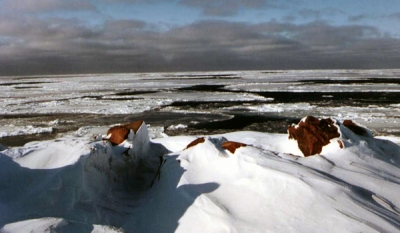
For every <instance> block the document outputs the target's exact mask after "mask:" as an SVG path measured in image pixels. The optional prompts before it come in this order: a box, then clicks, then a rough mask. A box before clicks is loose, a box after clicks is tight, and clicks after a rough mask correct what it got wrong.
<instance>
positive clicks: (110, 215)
mask: <svg viewBox="0 0 400 233" xmlns="http://www.w3.org/2000/svg"><path fill="white" fill-rule="evenodd" d="M399 81H400V70H311V71H233V72H197V73H153V74H107V75H70V76H40V77H0V116H1V118H0V232H1V233H5V232H146V233H147V232H163V233H164V232H165V233H169V232H400V230H399V229H400V196H399V195H398V193H399V192H400V146H399V145H400V136H399V135H400V126H399V112H400V111H399V110H400V98H398V97H399V96H400V83H399ZM307 115H314V116H316V117H331V118H333V119H335V120H338V122H342V121H343V120H345V119H352V120H355V121H356V122H358V123H360V124H361V125H364V126H366V127H367V128H369V129H371V130H372V132H373V133H374V135H375V137H373V136H359V135H356V134H354V133H353V132H352V131H350V130H349V129H348V128H346V127H345V126H343V125H340V132H341V136H340V140H341V141H342V142H343V145H344V148H343V149H341V148H340V147H339V146H338V145H337V144H336V143H335V144H330V145H328V146H327V147H325V148H324V150H323V151H322V152H321V154H320V155H315V156H311V157H303V156H302V152H301V151H300V149H299V148H298V146H297V142H296V141H294V140H289V139H288V135H287V134H286V133H285V131H286V128H287V126H288V125H287V122H288V121H287V120H286V119H290V121H294V120H297V119H298V120H299V119H300V118H302V117H304V116H307ZM137 117H141V119H143V120H145V121H146V122H147V120H149V121H150V122H151V121H153V122H151V124H150V125H145V124H144V125H142V126H141V128H140V129H139V131H138V132H137V133H136V134H134V135H133V136H132V135H130V138H129V140H128V141H126V142H124V143H123V144H121V145H120V146H113V145H111V143H109V142H108V141H106V140H98V139H99V137H94V135H98V134H106V132H107V130H108V128H109V127H110V126H112V125H115V124H118V123H129V122H127V121H128V120H132V118H135V120H138V119H136V118H137ZM155 119H156V120H157V121H156V120H155ZM235 119H236V121H235ZM260 119H261V120H260ZM268 119H273V120H271V121H268ZM277 119H278V120H280V119H283V120H282V121H281V123H282V122H283V123H282V125H283V126H282V127H283V129H284V131H283V132H281V131H279V132H281V133H273V132H269V131H268V130H264V129H265V128H264V127H263V125H264V124H269V125H274V124H278V120H277ZM298 120H297V122H298ZM243 121H249V122H250V121H254V122H253V123H254V126H253V127H252V128H251V129H256V131H245V130H246V129H247V128H246V127H248V125H249V124H244V123H246V122H243ZM157 122H161V123H157ZM227 122H228V123H229V124H230V125H229V124H228V123H227ZM250 123H251V122H250ZM232 124H233V125H232ZM235 124H237V125H238V126H237V125H235ZM242 124H243V125H242ZM210 125H211V126H210ZM202 126H204V129H205V130H204V131H201V132H207V129H208V128H207V127H210V128H218V127H220V128H221V129H223V130H222V131H224V130H225V129H230V130H227V132H229V133H221V134H212V133H206V134H205V135H203V136H204V142H201V143H199V144H197V145H195V146H192V147H189V148H187V146H188V144H189V143H191V142H192V141H193V140H195V139H197V138H199V137H203V136H202V135H180V136H168V135H167V134H168V132H173V131H179V130H181V131H182V132H193V131H191V130H193V129H195V128H196V127H197V128H196V129H198V128H199V127H202ZM236 126H237V127H236ZM63 127H66V128H68V129H64V128H63ZM257 127H258V128H257ZM232 129H240V130H232ZM257 129H260V130H257ZM261 129H263V130H261ZM61 131H62V132H63V134H57V133H58V132H61ZM261 131H263V132H261ZM210 132H211V131H210ZM49 134H51V135H53V136H52V137H53V138H52V139H49V137H44V136H45V135H49ZM32 135H33V136H35V140H34V141H30V142H28V143H26V144H25V143H23V144H21V145H18V146H9V145H7V143H4V142H10V141H12V140H14V139H15V140H20V139H21V137H25V136H26V137H27V138H28V139H29V138H30V136H32ZM5 139H7V140H5ZM226 141H235V142H240V143H244V144H246V145H247V146H245V147H240V148H238V149H236V151H235V152H234V153H231V152H230V151H228V150H225V149H223V148H222V147H221V145H222V144H223V142H226ZM160 164H161V166H160Z"/></svg>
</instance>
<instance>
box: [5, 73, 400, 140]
mask: <svg viewBox="0 0 400 233" xmlns="http://www.w3.org/2000/svg"><path fill="white" fill-rule="evenodd" d="M399 110H400V70H274V71H224V72H184V73H129V74H78V75H57V76H55V75H49V76H13V77H11V76H8V77H0V144H2V145H4V146H21V145H24V144H25V143H27V142H29V141H33V140H46V139H53V138H57V137H60V136H64V135H68V134H76V133H77V132H79V130H83V131H84V130H85V129H87V128H88V127H91V126H110V125H114V124H116V123H127V122H131V121H135V120H138V119H143V120H144V121H145V122H146V123H147V124H148V126H149V130H150V133H151V134H152V137H153V138H157V137H159V136H160V134H163V133H166V134H168V135H201V134H218V133H227V132H233V131H244V130H252V131H259V132H269V133H285V132H286V129H287V127H288V125H291V124H292V123H297V122H298V121H299V120H300V119H301V118H302V117H304V116H307V115H314V116H316V117H331V118H334V119H337V120H344V119H352V120H354V121H356V122H357V123H359V124H361V125H364V126H366V127H368V128H369V129H370V130H371V131H372V132H373V134H374V135H376V136H387V135H395V136H399V135H400V124H399V123H400V111H399ZM78 129H79V130H78Z"/></svg>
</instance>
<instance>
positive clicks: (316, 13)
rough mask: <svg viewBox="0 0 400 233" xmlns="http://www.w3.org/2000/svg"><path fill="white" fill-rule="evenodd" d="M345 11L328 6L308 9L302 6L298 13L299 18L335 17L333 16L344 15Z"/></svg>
mask: <svg viewBox="0 0 400 233" xmlns="http://www.w3.org/2000/svg"><path fill="white" fill-rule="evenodd" d="M345 14H346V13H345V12H344V11H343V10H341V9H337V8H333V7H328V8H323V9H318V10H316V9H310V8H304V9H301V10H300V11H299V12H298V15H299V16H300V17H301V18H304V19H314V20H315V19H321V18H330V17H335V16H340V15H345Z"/></svg>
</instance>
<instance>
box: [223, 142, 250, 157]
mask: <svg viewBox="0 0 400 233" xmlns="http://www.w3.org/2000/svg"><path fill="white" fill-rule="evenodd" d="M245 146H247V145H246V144H244V143H241V142H232V141H227V142H224V143H222V148H224V149H226V150H229V151H230V152H231V153H232V154H233V153H235V151H236V149H237V148H240V147H245Z"/></svg>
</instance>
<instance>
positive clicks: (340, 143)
mask: <svg viewBox="0 0 400 233" xmlns="http://www.w3.org/2000/svg"><path fill="white" fill-rule="evenodd" d="M337 142H338V143H339V147H340V149H343V148H344V145H343V142H342V140H337Z"/></svg>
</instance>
